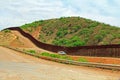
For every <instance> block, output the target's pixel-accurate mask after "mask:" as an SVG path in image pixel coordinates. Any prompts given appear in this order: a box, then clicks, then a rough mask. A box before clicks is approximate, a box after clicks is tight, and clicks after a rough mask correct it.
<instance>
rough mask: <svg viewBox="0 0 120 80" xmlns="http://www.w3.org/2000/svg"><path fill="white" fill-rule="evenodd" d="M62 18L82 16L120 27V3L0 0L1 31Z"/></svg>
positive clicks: (105, 0) (112, 0) (117, 0)
mask: <svg viewBox="0 0 120 80" xmlns="http://www.w3.org/2000/svg"><path fill="white" fill-rule="evenodd" d="M62 16H81V17H85V18H90V19H93V20H97V21H100V22H104V23H108V24H111V25H115V26H119V27H120V0H0V30H1V29H4V28H6V27H11V26H20V25H22V24H25V23H29V22H33V21H36V20H41V19H50V18H57V17H58V18H59V17H62Z"/></svg>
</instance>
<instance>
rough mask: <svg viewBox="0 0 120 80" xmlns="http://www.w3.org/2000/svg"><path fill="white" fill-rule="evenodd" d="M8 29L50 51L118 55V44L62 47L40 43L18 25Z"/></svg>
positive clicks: (119, 48)
mask: <svg viewBox="0 0 120 80" xmlns="http://www.w3.org/2000/svg"><path fill="white" fill-rule="evenodd" d="M7 29H10V30H16V31H19V32H20V33H21V34H22V35H23V36H25V37H27V38H28V39H29V40H31V41H32V42H33V43H34V44H35V45H36V46H37V47H39V48H42V49H45V50H49V51H52V52H58V51H65V52H66V53H67V54H68V55H79V56H97V57H120V45H119V44H113V45H95V46H80V47H63V46H55V45H50V44H45V43H42V42H40V41H38V40H36V39H35V38H34V37H32V36H31V35H30V34H28V33H26V32H24V31H23V30H22V29H21V28H19V27H11V28H7Z"/></svg>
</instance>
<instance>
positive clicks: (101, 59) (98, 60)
mask: <svg viewBox="0 0 120 80" xmlns="http://www.w3.org/2000/svg"><path fill="white" fill-rule="evenodd" d="M71 57H72V58H73V59H74V60H78V59H79V58H85V59H86V60H87V61H88V62H95V63H105V64H120V58H111V57H89V56H71Z"/></svg>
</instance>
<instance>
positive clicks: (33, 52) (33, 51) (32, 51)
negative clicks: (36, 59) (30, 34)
mask: <svg viewBox="0 0 120 80" xmlns="http://www.w3.org/2000/svg"><path fill="white" fill-rule="evenodd" d="M26 52H28V53H30V54H35V53H36V51H35V50H26Z"/></svg>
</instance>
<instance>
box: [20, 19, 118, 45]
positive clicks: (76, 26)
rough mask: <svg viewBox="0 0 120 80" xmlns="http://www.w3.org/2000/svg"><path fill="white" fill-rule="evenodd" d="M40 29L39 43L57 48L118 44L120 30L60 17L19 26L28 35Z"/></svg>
mask: <svg viewBox="0 0 120 80" xmlns="http://www.w3.org/2000/svg"><path fill="white" fill-rule="evenodd" d="M36 27H42V29H41V31H40V33H39V37H37V39H38V40H39V41H40V42H43V43H47V44H53V45H59V46H68V47H74V46H84V45H107V44H120V28H118V27H115V26H110V25H108V24H104V23H100V22H97V21H93V20H90V19H85V18H81V17H61V18H59V19H49V20H40V21H35V22H33V23H30V24H25V25H23V26H21V28H22V29H23V30H24V31H27V32H28V33H32V32H34V30H35V28H36Z"/></svg>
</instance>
